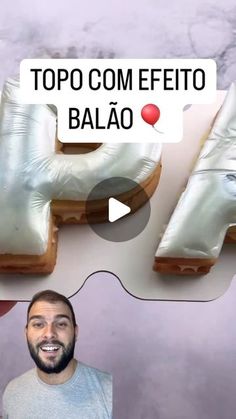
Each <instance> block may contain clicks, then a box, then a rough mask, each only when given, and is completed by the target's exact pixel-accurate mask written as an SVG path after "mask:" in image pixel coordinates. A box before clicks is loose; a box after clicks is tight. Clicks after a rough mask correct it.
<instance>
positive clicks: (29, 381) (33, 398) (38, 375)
mask: <svg viewBox="0 0 236 419" xmlns="http://www.w3.org/2000/svg"><path fill="white" fill-rule="evenodd" d="M25 335H26V339H27V344H28V348H29V352H30V355H31V357H32V358H33V360H34V362H35V364H36V368H34V369H31V370H30V371H27V372H26V373H24V374H23V375H21V376H20V377H17V378H15V379H14V380H12V381H11V382H10V383H9V384H8V385H7V387H6V389H5V392H4V394H3V419H45V418H47V417H48V418H50V419H62V418H63V419H65V418H68V419H74V418H76V419H80V418H81V419H111V418H112V380H111V376H110V374H107V373H104V372H102V371H99V370H97V369H95V368H92V367H89V366H87V365H85V364H83V363H82V362H79V361H77V360H76V359H75V358H74V348H75V343H76V340H77V337H78V325H77V324H76V319H75V314H74V310H73V307H72V305H71V303H70V301H69V300H68V299H67V298H66V297H65V296H63V295H61V294H58V293H56V292H54V291H51V290H47V291H42V292H39V293H37V294H36V295H35V296H34V297H33V298H32V301H31V303H30V305H29V307H28V312H27V324H26V327H25Z"/></svg>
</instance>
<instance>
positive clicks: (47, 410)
mask: <svg viewBox="0 0 236 419" xmlns="http://www.w3.org/2000/svg"><path fill="white" fill-rule="evenodd" d="M45 418H50V419H62V418H63V419H74V418H76V419H111V418H112V378H111V375H110V374H107V373H104V372H102V371H99V370H97V369H95V368H91V367H88V366H87V365H85V364H82V363H81V362H79V363H78V365H77V367H76V370H75V372H74V374H73V376H72V377H71V378H70V380H68V381H66V382H65V383H64V384H58V385H49V384H46V383H44V382H43V381H41V380H40V378H39V377H38V374H37V370H36V369H35V368H34V369H32V370H30V371H28V372H26V373H25V374H23V375H21V376H20V377H17V378H15V379H14V380H12V381H11V382H10V383H9V384H8V385H7V387H6V389H5V391H4V394H3V419H45Z"/></svg>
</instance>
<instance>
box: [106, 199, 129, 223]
mask: <svg viewBox="0 0 236 419" xmlns="http://www.w3.org/2000/svg"><path fill="white" fill-rule="evenodd" d="M130 211H131V208H130V207H128V205H125V204H123V203H122V202H120V201H118V199H115V198H109V200H108V220H109V221H110V223H113V222H114V221H116V220H119V219H120V218H122V217H124V216H125V215H126V214H129V213H130Z"/></svg>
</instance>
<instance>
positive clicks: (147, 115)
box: [141, 103, 161, 125]
mask: <svg viewBox="0 0 236 419" xmlns="http://www.w3.org/2000/svg"><path fill="white" fill-rule="evenodd" d="M160 114H161V112H160V109H159V108H158V106H156V105H153V103H149V104H148V105H145V106H144V107H143V108H142V110H141V116H142V118H143V120H144V121H145V122H147V124H150V125H154V124H155V123H156V122H157V121H158V119H159V118H160Z"/></svg>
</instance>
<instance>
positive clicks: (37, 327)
mask: <svg viewBox="0 0 236 419" xmlns="http://www.w3.org/2000/svg"><path fill="white" fill-rule="evenodd" d="M32 326H33V327H35V328H36V329H40V328H41V327H43V323H33V324H32Z"/></svg>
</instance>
